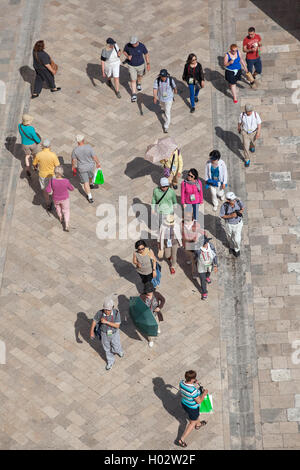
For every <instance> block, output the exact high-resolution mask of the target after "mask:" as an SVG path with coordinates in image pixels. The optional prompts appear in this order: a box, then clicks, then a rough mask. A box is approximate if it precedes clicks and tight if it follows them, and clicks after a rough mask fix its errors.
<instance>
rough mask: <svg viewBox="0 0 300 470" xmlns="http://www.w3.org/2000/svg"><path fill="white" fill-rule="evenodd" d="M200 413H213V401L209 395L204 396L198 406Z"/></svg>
mask: <svg viewBox="0 0 300 470" xmlns="http://www.w3.org/2000/svg"><path fill="white" fill-rule="evenodd" d="M199 411H200V413H213V411H214V410H213V401H212V396H211V395H206V397H205V398H204V400H203V401H202V402H201V403H200V405H199Z"/></svg>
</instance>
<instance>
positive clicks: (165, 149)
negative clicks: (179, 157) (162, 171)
mask: <svg viewBox="0 0 300 470" xmlns="http://www.w3.org/2000/svg"><path fill="white" fill-rule="evenodd" d="M177 147H178V146H177V144H176V142H175V140H174V139H172V137H163V138H161V139H158V140H157V141H156V142H155V143H154V144H152V145H149V146H148V147H147V150H146V153H145V159H146V160H149V161H150V162H152V163H157V162H159V161H160V160H165V159H168V158H170V157H171V155H172V154H173V152H174V151H175V150H176V149H177Z"/></svg>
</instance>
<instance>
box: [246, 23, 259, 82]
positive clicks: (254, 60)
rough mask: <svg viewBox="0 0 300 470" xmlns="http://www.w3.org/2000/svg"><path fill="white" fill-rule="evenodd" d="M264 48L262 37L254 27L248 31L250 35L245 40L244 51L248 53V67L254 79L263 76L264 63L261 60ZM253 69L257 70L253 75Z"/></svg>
mask: <svg viewBox="0 0 300 470" xmlns="http://www.w3.org/2000/svg"><path fill="white" fill-rule="evenodd" d="M261 46H262V42H261V37H260V35H259V34H256V32H255V28H254V27H253V26H252V27H251V28H249V29H248V35H247V36H246V37H245V38H244V40H243V51H244V52H245V53H246V62H247V67H248V70H249V72H250V73H252V75H253V78H256V77H257V76H258V75H261V72H262V63H261V58H260V48H261ZM253 69H254V70H255V71H254V73H253Z"/></svg>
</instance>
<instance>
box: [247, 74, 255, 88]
mask: <svg viewBox="0 0 300 470" xmlns="http://www.w3.org/2000/svg"><path fill="white" fill-rule="evenodd" d="M246 78H247V80H248V81H249V82H250V85H253V83H254V82H255V80H254V77H253V75H252V73H251V72H246Z"/></svg>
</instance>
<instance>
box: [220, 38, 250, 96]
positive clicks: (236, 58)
mask: <svg viewBox="0 0 300 470" xmlns="http://www.w3.org/2000/svg"><path fill="white" fill-rule="evenodd" d="M224 67H225V69H226V70H225V79H226V80H227V82H228V83H229V88H230V90H231V93H232V96H233V102H234V103H237V102H238V99H237V90H236V84H237V82H238V80H240V79H241V76H242V67H243V69H244V70H245V72H246V73H247V72H248V69H247V65H246V64H245V61H244V59H243V57H242V56H241V55H240V53H239V50H238V46H237V45H236V44H231V46H230V50H229V52H226V54H225V56H224Z"/></svg>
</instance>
